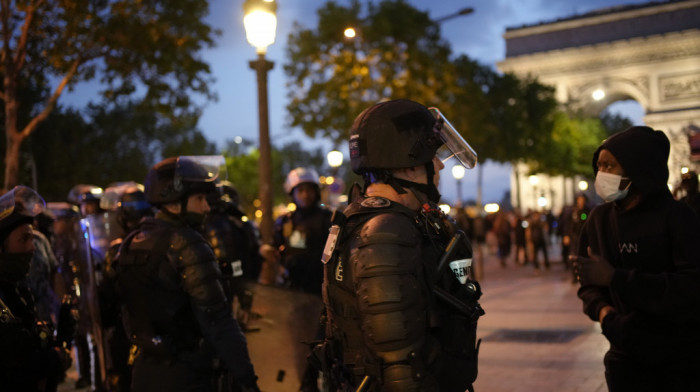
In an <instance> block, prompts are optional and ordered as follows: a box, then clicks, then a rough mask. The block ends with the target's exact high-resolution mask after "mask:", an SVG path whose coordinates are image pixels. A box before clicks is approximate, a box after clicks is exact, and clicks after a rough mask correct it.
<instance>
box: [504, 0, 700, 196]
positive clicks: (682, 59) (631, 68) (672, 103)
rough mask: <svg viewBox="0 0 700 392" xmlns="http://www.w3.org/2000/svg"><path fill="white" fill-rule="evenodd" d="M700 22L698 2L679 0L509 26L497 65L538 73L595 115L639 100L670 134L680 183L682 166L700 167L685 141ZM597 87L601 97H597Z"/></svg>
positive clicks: (697, 110) (651, 121)
mask: <svg viewBox="0 0 700 392" xmlns="http://www.w3.org/2000/svg"><path fill="white" fill-rule="evenodd" d="M699 20H700V1H698V0H679V1H669V2H665V3H658V2H654V3H647V4H642V5H633V6H620V7H612V8H605V9H601V10H597V11H593V12H589V13H587V14H584V15H579V16H574V17H571V18H567V19H560V20H557V21H554V22H544V23H539V24H537V25H532V26H523V27H518V28H509V29H507V31H506V33H505V35H504V37H505V39H506V58H505V60H503V61H502V62H500V63H499V64H498V68H499V69H500V70H501V71H502V72H513V73H515V74H518V75H528V74H530V75H534V76H537V77H538V78H539V80H540V81H541V82H543V83H546V84H550V85H552V86H554V87H555V89H556V97H557V99H558V100H559V101H560V102H562V103H566V104H569V105H572V106H574V107H579V108H582V109H584V110H586V111H588V112H590V113H591V114H594V115H597V114H599V113H600V112H601V111H602V110H603V109H604V108H605V107H607V106H609V105H610V104H612V103H614V102H616V101H619V100H625V99H633V100H635V101H637V102H638V103H639V104H640V105H641V106H642V108H643V109H644V111H645V116H644V122H645V123H646V124H647V125H649V126H651V127H653V128H655V129H661V130H663V131H665V132H666V133H667V135H668V136H669V139H671V143H672V149H671V158H670V159H669V169H670V172H671V178H670V179H669V182H670V183H671V184H675V183H677V182H678V181H679V177H680V168H681V167H683V166H689V167H700V166H698V164H697V163H695V162H693V161H692V160H691V154H690V146H689V142H688V137H689V134H690V133H692V132H693V130H695V129H698V127H699V126H700V23H698V21H699ZM596 90H600V91H603V92H604V94H605V95H604V97H603V98H602V99H599V100H596V99H594V98H593V93H594V92H595V91H596ZM598 98H600V97H598ZM521 183H522V181H521ZM572 187H573V186H572ZM519 191H520V190H515V192H519ZM525 191H526V192H527V189H525ZM515 192H514V193H515ZM569 196H570V197H572V196H573V193H572V194H571V195H569ZM564 197H565V196H564ZM569 201H570V200H566V199H565V200H561V202H562V203H564V202H569Z"/></svg>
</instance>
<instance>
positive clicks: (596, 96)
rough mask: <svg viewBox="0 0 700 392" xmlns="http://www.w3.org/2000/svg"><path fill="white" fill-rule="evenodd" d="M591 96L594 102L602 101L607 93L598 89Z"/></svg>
mask: <svg viewBox="0 0 700 392" xmlns="http://www.w3.org/2000/svg"><path fill="white" fill-rule="evenodd" d="M591 96H592V97H593V99H594V100H596V101H600V100H601V99H603V98H605V91H603V90H602V89H596V90H595V91H593V93H592V94H591Z"/></svg>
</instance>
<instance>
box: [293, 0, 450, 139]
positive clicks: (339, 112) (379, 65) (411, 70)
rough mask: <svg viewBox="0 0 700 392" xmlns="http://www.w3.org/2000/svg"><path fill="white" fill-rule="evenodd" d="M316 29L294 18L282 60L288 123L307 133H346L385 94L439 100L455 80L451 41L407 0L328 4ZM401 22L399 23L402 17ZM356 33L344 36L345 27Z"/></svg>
mask: <svg viewBox="0 0 700 392" xmlns="http://www.w3.org/2000/svg"><path fill="white" fill-rule="evenodd" d="M317 12H318V15H319V22H318V26H317V27H316V28H315V29H307V28H304V27H303V26H301V25H299V24H295V26H294V30H293V32H292V33H291V34H290V35H289V37H288V41H287V60H288V61H287V62H286V64H285V65H284V70H285V73H286V74H287V76H288V82H287V86H288V88H289V93H288V98H289V103H288V105H287V110H288V112H289V125H290V126H292V127H295V126H299V127H301V128H302V129H303V130H304V132H305V133H306V134H308V135H309V136H312V137H313V136H316V135H317V134H319V133H320V134H321V136H324V137H329V138H330V139H331V140H333V141H334V142H336V143H338V142H340V141H342V140H346V139H347V135H348V130H349V128H350V125H351V124H352V122H353V120H354V118H355V116H357V115H358V114H359V113H360V112H361V111H362V110H363V109H364V108H365V107H367V106H369V105H371V104H373V103H375V102H377V101H379V100H380V99H384V98H410V99H413V100H416V101H420V102H423V103H425V104H427V105H435V104H438V103H440V102H441V101H442V100H443V99H442V98H441V97H442V96H445V95H446V94H447V92H448V87H449V86H450V85H451V83H452V80H451V75H453V72H451V69H452V66H451V64H450V62H449V55H450V53H451V51H450V48H449V45H448V44H447V43H446V42H445V41H444V40H442V39H441V38H440V34H439V27H438V25H437V24H436V23H435V22H433V21H431V20H430V18H429V17H428V15H427V13H425V12H421V11H418V10H416V9H415V8H413V7H411V6H410V5H408V4H407V3H406V2H405V1H402V0H396V1H382V2H380V3H379V4H378V5H375V4H373V3H370V4H369V5H368V6H367V7H366V10H364V9H363V7H362V6H361V5H360V2H359V1H357V0H354V1H352V2H351V4H350V6H348V7H343V6H340V5H337V4H336V3H334V2H327V3H326V4H325V5H324V6H323V7H322V8H321V9H319V10H318V11H317ZM397 22H398V23H397ZM350 26H352V27H354V29H355V30H356V31H357V37H356V38H355V39H352V40H350V39H344V38H343V31H344V29H345V28H346V27H350Z"/></svg>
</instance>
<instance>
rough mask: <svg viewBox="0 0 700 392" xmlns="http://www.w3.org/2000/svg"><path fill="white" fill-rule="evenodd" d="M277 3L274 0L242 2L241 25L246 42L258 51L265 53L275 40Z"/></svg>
mask: <svg viewBox="0 0 700 392" xmlns="http://www.w3.org/2000/svg"><path fill="white" fill-rule="evenodd" d="M276 11H277V3H275V2H274V0H246V2H245V3H244V4H243V12H244V13H245V16H244V17H243V25H244V26H245V35H246V38H247V39H248V43H250V44H251V45H252V46H254V47H255V49H256V50H257V52H258V53H265V51H266V50H267V47H268V46H270V45H272V44H273V43H274V42H275V30H276V29H277V16H276V15H275V12H276Z"/></svg>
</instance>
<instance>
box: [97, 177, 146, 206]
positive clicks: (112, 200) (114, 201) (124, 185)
mask: <svg viewBox="0 0 700 392" xmlns="http://www.w3.org/2000/svg"><path fill="white" fill-rule="evenodd" d="M143 190H144V189H143V185H141V184H139V183H137V182H134V181H126V182H121V183H117V184H116V185H113V186H110V187H108V188H107V189H105V191H104V195H103V196H102V198H101V199H100V208H102V209H103V210H116V209H118V208H119V207H121V206H122V203H123V201H122V198H123V197H124V195H125V194H127V193H132V192H138V191H140V192H143ZM144 202H145V203H146V204H148V202H146V200H145V199H144Z"/></svg>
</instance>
